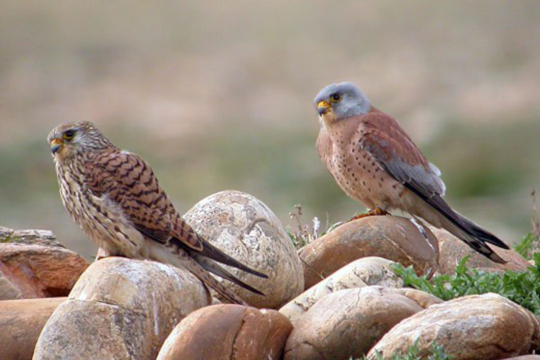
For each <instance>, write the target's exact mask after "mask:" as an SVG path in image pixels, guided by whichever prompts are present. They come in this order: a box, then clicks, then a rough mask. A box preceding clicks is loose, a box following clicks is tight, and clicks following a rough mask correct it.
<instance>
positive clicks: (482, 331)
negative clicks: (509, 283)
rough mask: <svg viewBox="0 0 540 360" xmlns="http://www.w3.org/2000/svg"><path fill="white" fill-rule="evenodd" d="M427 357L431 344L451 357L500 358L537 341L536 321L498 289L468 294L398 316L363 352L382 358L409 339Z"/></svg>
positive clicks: (401, 348)
mask: <svg viewBox="0 0 540 360" xmlns="http://www.w3.org/2000/svg"><path fill="white" fill-rule="evenodd" d="M415 343H416V345H417V346H418V348H419V349H420V353H419V355H420V356H423V357H427V356H428V355H429V354H430V349H431V348H432V346H433V344H438V345H441V346H443V347H444V349H445V352H446V353H447V354H449V355H451V356H452V357H453V358H454V359H460V360H481V359H505V358H508V357H512V356H517V355H525V354H530V351H531V350H533V349H538V347H539V346H540V322H539V320H538V319H537V318H536V316H534V315H533V314H532V313H531V312H530V311H528V310H526V309H524V308H522V307H521V306H519V305H517V304H516V303H514V302H512V301H510V300H508V299H506V298H504V297H502V296H500V295H497V294H484V295H471V296H466V297H462V298H458V299H454V300H451V301H447V302H444V303H441V304H438V305H433V306H430V307H429V308H427V309H426V310H424V311H422V312H419V313H417V314H415V315H413V316H411V317H410V318H408V319H406V320H404V321H402V322H401V323H399V324H398V325H396V326H395V327H394V328H393V329H392V330H391V331H389V332H388V333H387V334H386V335H385V336H384V337H383V338H382V339H381V341H379V342H378V343H377V344H376V345H375V347H373V349H371V351H370V352H369V354H368V357H369V358H370V359H375V358H376V353H377V352H378V353H379V354H380V355H382V356H383V357H384V358H389V357H392V356H393V355H394V354H397V353H399V352H402V353H403V352H405V351H406V349H408V348H410V347H411V346H412V345H413V344H415Z"/></svg>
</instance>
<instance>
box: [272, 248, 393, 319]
mask: <svg viewBox="0 0 540 360" xmlns="http://www.w3.org/2000/svg"><path fill="white" fill-rule="evenodd" d="M392 264H395V263H394V262H393V261H390V260H387V259H383V258H380V257H366V258H362V259H358V260H356V261H353V262H352V263H350V264H348V265H346V266H344V267H342V268H341V269H339V270H338V271H336V272H335V273H333V274H332V275H330V276H329V277H327V278H326V279H324V280H322V281H321V282H319V283H317V284H316V285H315V286H312V287H311V288H309V289H308V290H306V291H304V292H303V293H302V294H300V295H298V296H297V297H296V298H295V299H293V300H291V301H289V302H288V303H287V304H285V305H284V306H283V307H282V308H281V309H280V310H279V312H280V313H282V314H283V315H285V316H287V318H289V320H290V321H291V322H292V323H293V324H295V323H296V321H298V319H299V318H300V317H301V316H302V315H304V314H305V313H306V312H307V311H308V310H309V309H310V308H311V307H312V306H313V305H314V304H315V303H316V302H317V301H319V300H320V299H321V298H323V297H324V296H326V295H328V294H330V293H333V292H336V291H339V290H344V289H352V288H359V287H365V286H370V285H380V286H385V287H394V288H400V287H402V286H403V280H402V279H401V278H400V277H399V276H397V275H396V274H395V273H394V272H393V271H392Z"/></svg>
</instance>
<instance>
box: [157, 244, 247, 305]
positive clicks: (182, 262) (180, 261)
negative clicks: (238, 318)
mask: <svg viewBox="0 0 540 360" xmlns="http://www.w3.org/2000/svg"><path fill="white" fill-rule="evenodd" d="M149 257H150V259H152V260H156V261H159V262H162V263H165V264H170V265H174V266H176V267H179V268H182V269H186V270H187V271H189V272H190V273H192V274H193V275H195V276H196V277H197V278H198V279H199V280H200V281H201V282H202V283H203V284H204V285H205V286H208V287H211V288H212V289H214V290H215V291H216V292H217V293H218V294H219V295H221V297H222V298H223V299H225V300H226V301H228V302H230V303H233V304H240V305H247V304H246V303H245V302H244V300H242V299H241V298H240V297H239V296H238V295H236V294H234V293H232V292H231V291H230V290H228V289H227V288H225V286H223V284H222V283H220V282H219V281H218V280H217V279H216V278H215V277H213V276H212V275H211V274H210V273H209V272H208V271H207V270H205V268H204V267H203V266H201V265H199V263H197V262H196V261H195V259H193V258H192V257H191V256H190V255H189V254H188V253H187V252H186V251H185V250H184V249H182V248H179V247H174V246H164V245H163V244H157V243H155V242H154V241H152V242H151V243H150V248H149Z"/></svg>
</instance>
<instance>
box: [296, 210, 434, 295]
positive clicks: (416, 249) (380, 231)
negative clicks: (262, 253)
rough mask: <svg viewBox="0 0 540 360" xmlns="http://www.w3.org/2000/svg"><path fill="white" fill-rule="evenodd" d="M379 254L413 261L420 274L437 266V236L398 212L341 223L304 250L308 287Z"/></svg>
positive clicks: (401, 260) (428, 272)
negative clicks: (346, 267) (391, 214)
mask: <svg viewBox="0 0 540 360" xmlns="http://www.w3.org/2000/svg"><path fill="white" fill-rule="evenodd" d="M368 256H378V257H383V258H385V259H389V260H392V261H395V262H397V263H400V264H401V265H403V266H405V267H407V266H409V265H412V266H413V267H414V269H415V271H416V273H417V274H419V275H428V276H429V275H433V273H434V272H435V271H436V270H437V266H438V258H439V249H438V245H437V239H436V237H435V236H434V235H433V233H432V232H431V231H430V230H429V229H428V228H426V227H420V226H418V225H416V224H415V223H413V222H412V221H411V220H409V219H406V218H402V217H396V216H368V217H364V218H361V219H358V220H355V221H351V222H348V223H345V224H343V225H341V226H339V227H338V228H337V229H335V230H334V231H332V232H330V233H329V234H326V235H324V236H321V237H320V238H318V239H317V240H315V241H313V242H312V243H310V244H308V245H306V246H305V247H304V248H302V249H301V250H300V258H301V259H302V266H303V267H304V279H305V280H304V282H305V287H306V289H307V288H310V287H311V286H313V285H315V284H316V283H318V282H319V281H321V280H322V279H323V278H325V277H327V276H328V275H330V274H331V273H333V272H334V271H336V270H338V269H339V268H341V267H343V266H345V265H347V264H349V263H351V262H353V261H354V260H356V259H360V258H364V257H368Z"/></svg>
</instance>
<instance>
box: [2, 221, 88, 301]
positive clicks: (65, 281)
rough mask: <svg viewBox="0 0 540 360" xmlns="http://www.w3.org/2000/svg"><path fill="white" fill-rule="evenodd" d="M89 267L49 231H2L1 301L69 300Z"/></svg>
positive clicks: (4, 229)
mask: <svg viewBox="0 0 540 360" xmlns="http://www.w3.org/2000/svg"><path fill="white" fill-rule="evenodd" d="M87 267H88V262H87V261H86V260H84V259H83V258H82V257H81V256H79V255H78V254H76V253H75V252H73V251H71V250H68V249H66V248H64V247H63V246H62V245H60V244H59V243H58V242H57V241H56V238H55V237H54V235H52V233H51V232H49V231H46V230H12V229H8V228H4V227H2V228H0V300H7V299H29V298H40V297H57V296H67V295H68V293H69V291H70V290H71V288H72V287H73V285H74V284H75V282H76V281H77V279H78V278H79V276H80V275H81V273H82V272H83V271H84V270H85V269H86V268H87Z"/></svg>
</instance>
